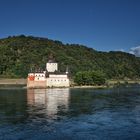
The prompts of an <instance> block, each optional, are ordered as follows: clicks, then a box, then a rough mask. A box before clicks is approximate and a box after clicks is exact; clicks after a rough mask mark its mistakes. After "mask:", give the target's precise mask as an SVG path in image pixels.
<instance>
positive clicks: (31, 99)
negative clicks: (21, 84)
mask: <svg viewBox="0 0 140 140" xmlns="http://www.w3.org/2000/svg"><path fill="white" fill-rule="evenodd" d="M69 98H70V96H69V88H59V89H58V88H57V89H28V90H27V103H28V106H30V107H35V108H38V109H40V110H41V109H43V112H44V113H45V114H46V115H47V116H53V115H55V114H57V113H58V112H61V111H67V110H68V106H69Z"/></svg>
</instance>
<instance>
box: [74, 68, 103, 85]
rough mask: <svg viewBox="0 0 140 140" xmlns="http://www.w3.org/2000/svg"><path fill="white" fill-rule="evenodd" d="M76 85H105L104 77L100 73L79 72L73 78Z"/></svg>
mask: <svg viewBox="0 0 140 140" xmlns="http://www.w3.org/2000/svg"><path fill="white" fill-rule="evenodd" d="M74 82H75V83H77V84H78V85H102V84H104V83H105V75H104V74H103V73H102V72H100V71H82V72H81V71H80V72H77V73H76V75H75V77H74Z"/></svg>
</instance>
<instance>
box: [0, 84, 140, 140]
mask: <svg viewBox="0 0 140 140" xmlns="http://www.w3.org/2000/svg"><path fill="white" fill-rule="evenodd" d="M62 139H63V140H132V139H133V140H137V139H140V86H138V85H135V86H128V87H119V88H113V89H92V88H87V89H82V88H81V89H80V88H79V89H78V88H77V89H74V88H73V89H72V88H70V89H69V88H64V89H63V88H60V89H57V88H56V89H28V90H27V89H21V88H11V89H0V140H62Z"/></svg>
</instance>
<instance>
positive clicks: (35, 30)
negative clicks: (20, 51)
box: [0, 0, 140, 53]
mask: <svg viewBox="0 0 140 140" xmlns="http://www.w3.org/2000/svg"><path fill="white" fill-rule="evenodd" d="M20 34H25V35H33V36H38V37H47V38H50V39H54V40H60V41H62V42H63V43H76V44H83V45H86V46H88V47H91V48H94V49H96V50H100V51H110V50H124V51H127V52H129V51H130V49H131V48H132V49H131V52H132V53H133V52H134V51H133V49H135V47H136V48H139V45H140V0H0V38H4V37H7V36H9V35H20Z"/></svg>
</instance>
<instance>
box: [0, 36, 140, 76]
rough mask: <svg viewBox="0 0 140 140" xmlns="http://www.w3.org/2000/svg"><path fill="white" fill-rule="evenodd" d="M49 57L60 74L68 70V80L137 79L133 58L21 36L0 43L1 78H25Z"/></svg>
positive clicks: (139, 68)
mask: <svg viewBox="0 0 140 140" xmlns="http://www.w3.org/2000/svg"><path fill="white" fill-rule="evenodd" d="M49 54H53V56H54V57H55V59H56V61H57V62H59V70H60V71H62V72H64V71H65V68H66V67H67V66H68V67H69V73H70V75H71V77H73V76H74V75H75V73H76V72H78V71H92V70H99V71H102V72H103V73H105V75H106V77H107V78H108V79H112V78H113V79H115V78H116V79H117V78H119V79H124V78H130V79H136V78H140V58H138V57H135V56H134V55H132V54H129V53H125V52H119V51H111V52H101V51H96V50H94V49H92V48H88V47H86V46H83V45H78V44H63V43H62V42H61V41H56V40H50V39H48V38H40V37H32V36H24V35H20V36H12V37H11V36H9V37H7V38H4V39H0V78H21V77H26V76H27V74H28V72H29V71H30V70H31V69H38V68H40V69H41V68H42V69H43V68H44V67H45V63H46V62H47V58H48V56H49Z"/></svg>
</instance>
